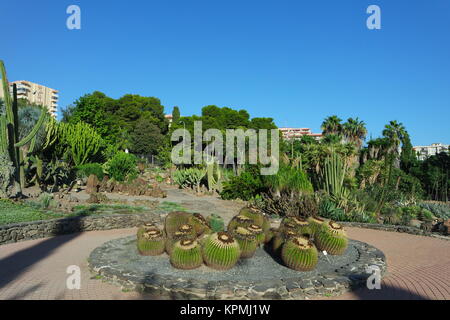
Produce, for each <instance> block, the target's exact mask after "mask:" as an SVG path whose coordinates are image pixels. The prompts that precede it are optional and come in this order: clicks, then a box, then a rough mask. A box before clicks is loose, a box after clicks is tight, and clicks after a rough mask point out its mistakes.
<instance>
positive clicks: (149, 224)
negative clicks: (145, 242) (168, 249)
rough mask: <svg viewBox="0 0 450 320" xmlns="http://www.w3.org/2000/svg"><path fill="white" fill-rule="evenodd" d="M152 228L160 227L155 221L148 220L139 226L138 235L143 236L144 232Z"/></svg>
mask: <svg viewBox="0 0 450 320" xmlns="http://www.w3.org/2000/svg"><path fill="white" fill-rule="evenodd" d="M152 229H158V227H157V226H156V224H155V223H153V222H146V223H144V224H143V225H142V226H140V227H139V229H138V231H137V237H138V238H141V237H142V235H143V234H144V232H146V231H149V230H152Z"/></svg>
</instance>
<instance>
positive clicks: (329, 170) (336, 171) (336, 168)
mask: <svg viewBox="0 0 450 320" xmlns="http://www.w3.org/2000/svg"><path fill="white" fill-rule="evenodd" d="M345 173H346V166H345V164H344V163H343V162H342V160H341V158H340V156H339V155H338V154H337V153H336V152H333V153H332V154H331V156H329V157H328V158H327V159H325V163H324V167H323V169H322V174H321V178H322V185H323V188H324V190H325V191H326V192H327V193H328V194H329V195H331V196H335V197H339V196H340V195H341V194H342V193H343V192H344V178H345Z"/></svg>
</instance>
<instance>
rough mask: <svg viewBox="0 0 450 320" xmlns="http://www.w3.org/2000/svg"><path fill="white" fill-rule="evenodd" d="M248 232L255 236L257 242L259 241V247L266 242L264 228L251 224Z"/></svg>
mask: <svg viewBox="0 0 450 320" xmlns="http://www.w3.org/2000/svg"><path fill="white" fill-rule="evenodd" d="M247 230H249V231H250V232H251V233H252V234H254V235H255V237H256V241H258V245H259V244H262V243H264V242H265V240H266V234H265V233H264V231H263V228H261V227H260V226H257V225H256V224H251V225H249V226H248V227H247Z"/></svg>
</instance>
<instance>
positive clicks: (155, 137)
mask: <svg viewBox="0 0 450 320" xmlns="http://www.w3.org/2000/svg"><path fill="white" fill-rule="evenodd" d="M163 140H164V136H163V135H162V134H161V130H160V129H159V127H157V126H156V125H155V124H153V123H149V122H148V120H147V119H145V117H142V118H141V119H139V120H138V121H137V123H136V125H135V129H134V130H133V132H132V133H131V152H133V153H136V154H141V155H149V154H152V155H155V154H157V153H158V149H159V148H160V147H161V146H162V144H163Z"/></svg>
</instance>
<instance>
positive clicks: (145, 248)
mask: <svg viewBox="0 0 450 320" xmlns="http://www.w3.org/2000/svg"><path fill="white" fill-rule="evenodd" d="M165 242H166V240H165V238H164V236H163V234H162V232H161V231H160V230H158V229H151V230H149V231H146V232H144V233H143V234H142V237H141V238H139V239H138V240H137V247H138V251H139V253H140V254H141V255H143V256H158V255H160V254H162V253H163V252H164V250H165Z"/></svg>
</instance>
